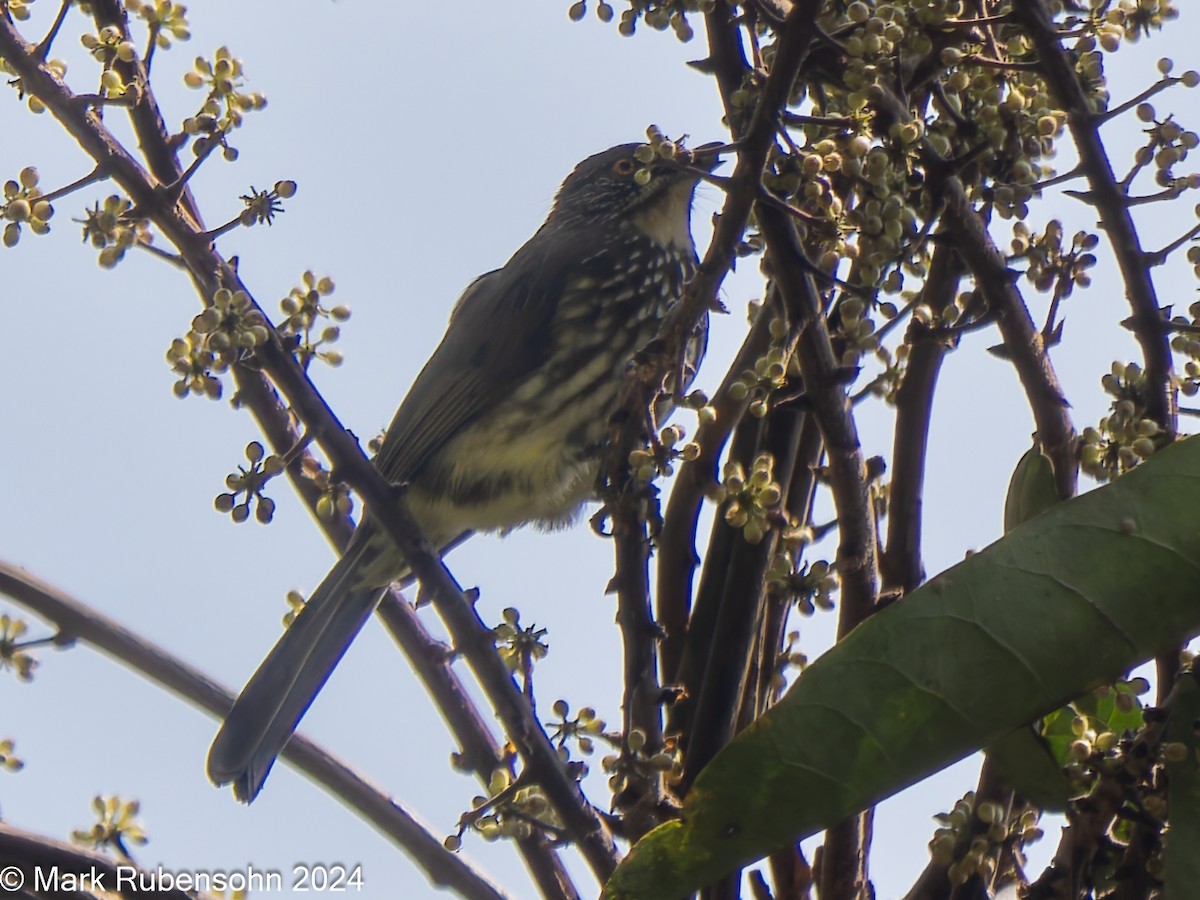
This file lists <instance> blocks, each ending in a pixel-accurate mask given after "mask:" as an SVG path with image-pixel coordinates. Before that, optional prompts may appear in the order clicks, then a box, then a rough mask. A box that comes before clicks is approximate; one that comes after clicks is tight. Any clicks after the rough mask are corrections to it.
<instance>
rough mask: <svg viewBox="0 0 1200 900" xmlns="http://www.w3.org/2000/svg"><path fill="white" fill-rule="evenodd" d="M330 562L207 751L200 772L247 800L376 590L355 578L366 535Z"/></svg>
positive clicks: (366, 554)
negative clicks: (203, 769)
mask: <svg viewBox="0 0 1200 900" xmlns="http://www.w3.org/2000/svg"><path fill="white" fill-rule="evenodd" d="M355 543H356V544H357V545H358V546H357V547H351V548H350V549H349V551H348V552H347V553H346V555H345V556H343V557H342V558H341V559H340V560H338V562H337V564H336V565H335V566H334V567H333V569H332V570H331V571H330V572H329V574H328V575H326V576H325V580H324V581H322V582H321V584H320V586H319V587H318V588H317V589H316V591H315V592H314V593H313V595H312V597H311V598H310V599H309V601H308V603H307V604H305V606H304V608H303V609H302V610H301V611H300V613H299V615H297V616H296V619H295V621H293V622H292V624H291V625H290V626H289V627H288V629H287V631H285V632H284V633H283V636H282V637H281V638H280V639H279V641H278V642H277V643H276V644H275V646H274V648H272V650H271V652H270V653H269V654H268V655H267V658H266V659H264V660H263V662H262V665H260V666H259V667H258V671H256V672H255V673H254V674H253V675H252V676H251V677H250V680H249V681H248V682H247V683H246V686H245V687H244V688H242V693H241V694H240V695H239V696H238V698H237V700H236V701H235V702H234V704H233V708H232V709H231V710H230V711H229V714H228V715H227V716H226V717H225V722H224V724H223V725H222V726H221V730H220V731H219V732H217V736H216V738H215V739H214V740H213V744H212V747H211V748H210V749H209V751H208V777H209V778H211V779H212V780H213V781H214V782H215V783H216V784H218V785H224V784H229V783H230V782H232V783H233V793H234V796H235V797H237V798H238V799H239V800H241V801H243V802H245V803H249V802H251V801H252V800H253V799H254V798H255V797H256V796H258V792H259V791H260V790H262V786H263V782H264V781H266V778H267V773H268V772H270V771H271V766H272V765H273V764H274V762H275V757H276V756H278V755H279V754H280V752H282V750H283V748H284V745H286V744H287V742H288V739H289V738H291V736H292V732H293V731H294V730H295V729H296V725H297V724H298V723H299V722H300V718H301V717H302V716H303V715H304V713H305V711H306V710H307V709H308V707H309V705H310V704H311V703H312V702H313V699H314V698H315V697H316V696H317V692H318V691H320V690H321V688H322V687H323V686H324V684H325V682H326V681H327V680H328V678H329V675H330V673H331V672H333V669H334V667H335V666H336V665H337V664H338V661H339V660H341V658H342V656H343V654H345V652H346V648H347V647H349V646H350V642H351V641H353V640H354V637H355V635H357V634H358V632H359V631H360V630H361V629H362V627H363V625H364V624H365V623H366V621H367V619H368V618H370V615H371V612H372V611H373V610H374V609H375V605H376V603H378V601H379V597H380V595H381V594H382V593H383V591H382V589H381V588H374V587H369V586H365V585H361V584H356V582H358V581H359V569H360V566H361V564H362V563H363V562H365V561H366V559H369V558H370V557H371V555H372V548H371V547H370V542H368V541H356V542H355Z"/></svg>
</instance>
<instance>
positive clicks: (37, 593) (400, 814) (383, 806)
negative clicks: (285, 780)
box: [0, 562, 504, 900]
mask: <svg viewBox="0 0 1200 900" xmlns="http://www.w3.org/2000/svg"><path fill="white" fill-rule="evenodd" d="M0 592H3V593H4V594H7V595H8V596H9V597H11V598H12V599H13V600H15V601H16V602H17V603H19V604H21V605H22V606H23V607H25V608H26V609H28V610H30V611H31V612H33V613H34V614H35V615H37V616H38V617H39V618H41V619H44V620H45V621H47V622H51V623H53V625H54V626H55V628H56V629H57V634H56V636H55V643H56V644H58V645H59V646H65V645H69V644H71V643H73V642H75V641H77V640H78V641H82V642H83V643H85V644H88V645H89V646H91V647H94V648H95V649H97V650H99V651H101V652H102V653H104V654H106V655H107V656H109V657H111V658H113V659H115V660H117V661H118V662H120V663H122V664H124V665H126V666H128V667H129V668H131V669H133V670H134V671H135V672H137V673H139V674H140V675H143V676H144V677H145V678H147V679H149V680H150V681H152V682H154V683H155V684H158V685H161V686H162V687H164V688H166V689H167V690H169V691H171V693H173V694H175V695H176V696H178V697H181V698H183V699H184V700H187V701H188V702H189V703H191V704H192V705H193V706H195V707H198V708H199V709H201V710H203V711H205V712H207V713H211V714H212V715H213V716H214V717H216V718H218V719H219V718H221V717H223V716H224V715H225V714H226V713H227V712H228V711H229V708H230V707H231V706H232V705H233V694H232V693H231V692H230V691H229V690H227V689H226V688H224V687H222V686H221V685H219V684H217V683H216V682H215V681H213V680H212V679H211V678H209V677H208V676H207V675H205V674H204V673H203V672H201V671H200V670H199V669H197V668H195V667H194V666H191V665H189V664H188V663H186V662H184V661H183V660H181V659H179V658H178V657H176V656H174V655H172V654H171V653H168V652H167V651H166V650H164V649H162V648H161V647H159V646H158V645H156V644H154V643H152V642H150V641H148V640H146V639H145V638H142V637H141V636H140V635H138V634H136V633H135V632H133V631H131V630H130V629H128V628H126V627H124V626H123V625H121V624H119V623H118V622H116V621H114V620H112V619H110V618H108V617H107V616H105V615H104V614H103V613H100V612H98V611H97V610H94V609H92V608H91V607H89V606H87V605H86V604H84V603H82V602H80V601H79V600H76V599H75V598H74V597H71V596H70V595H68V594H66V593H64V592H63V591H61V590H59V589H58V588H55V587H53V586H52V585H50V584H47V583H46V582H44V581H42V580H41V579H40V578H37V577H36V576H34V575H31V574H29V573H28V572H26V571H25V570H24V569H21V568H20V567H18V566H13V565H11V564H9V563H5V562H0ZM282 756H283V759H285V760H287V761H288V762H289V763H291V764H292V765H294V766H295V767H296V768H297V769H299V770H300V771H301V772H303V773H305V774H306V775H307V776H308V777H309V778H311V779H312V780H313V781H315V782H316V783H317V784H320V785H321V786H323V787H324V788H325V789H326V790H327V791H328V792H329V793H331V794H332V795H333V796H335V797H337V798H338V799H340V800H342V801H344V802H345V803H346V804H347V805H348V806H349V807H350V808H351V809H353V810H355V811H356V812H357V813H358V814H359V815H360V816H361V817H362V818H364V819H366V820H367V821H368V822H370V823H371V824H372V825H373V826H374V827H375V828H377V829H378V830H379V831H380V832H381V833H383V834H385V835H387V836H388V837H389V838H390V839H391V840H392V841H393V842H394V843H396V844H397V845H398V846H400V847H401V848H402V849H403V850H404V851H405V852H406V853H407V854H408V855H409V856H410V857H411V858H412V860H413V862H414V863H416V864H417V865H418V866H419V867H420V868H421V869H422V870H423V871H424V872H425V875H426V877H427V878H429V880H430V881H431V882H432V883H433V884H435V885H440V886H445V887H452V888H453V889H455V890H458V891H462V892H464V896H468V897H474V898H490V900H499V898H502V897H503V896H504V894H503V893H501V891H500V890H499V889H497V888H496V887H494V886H492V885H491V884H490V883H489V882H488V881H487V880H486V879H485V878H484V877H483V876H482V875H481V874H479V873H478V872H477V871H476V870H475V869H474V868H472V867H470V866H468V865H467V864H466V863H465V862H463V861H462V860H461V859H459V857H458V856H457V855H456V854H453V853H451V852H449V851H448V850H446V848H445V847H443V846H442V841H441V839H440V838H438V837H437V835H434V834H431V833H430V832H429V831H428V830H426V829H425V827H424V826H423V825H421V824H420V822H418V821H417V820H416V819H415V818H414V817H413V816H412V815H411V814H410V813H409V812H408V811H407V810H405V809H404V808H403V807H402V806H401V805H400V804H398V803H397V802H395V801H394V800H392V799H391V798H390V797H388V796H387V795H386V794H385V793H383V791H381V790H380V789H379V788H377V787H375V786H374V785H372V784H371V783H370V782H369V781H367V780H366V779H365V778H364V777H363V776H362V775H360V774H359V773H358V772H356V771H354V770H353V769H352V768H350V766H349V765H347V764H346V763H344V762H342V761H341V760H340V759H338V758H337V757H335V756H334V755H333V754H331V753H329V752H328V751H326V750H325V749H323V748H322V747H320V746H319V745H318V744H316V743H314V742H313V741H311V740H309V739H308V738H306V737H304V736H303V735H301V734H296V735H294V736H293V737H292V739H291V741H289V742H288V745H287V747H286V748H284V751H283V754H282Z"/></svg>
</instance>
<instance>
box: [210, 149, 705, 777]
mask: <svg viewBox="0 0 1200 900" xmlns="http://www.w3.org/2000/svg"><path fill="white" fill-rule="evenodd" d="M637 148H638V145H636V144H625V145H621V146H618V147H613V148H611V149H609V150H606V151H604V152H602V153H598V154H596V155H595V156H592V157H589V158H588V159H586V160H584V161H583V162H582V163H580V164H579V166H577V167H576V169H575V171H574V172H572V173H571V175H570V176H568V177H567V179H566V180H565V181H564V182H563V186H562V189H561V190H560V191H559V193H558V196H557V198H556V200H555V204H554V208H553V210H552V211H551V213H550V215H549V217H548V218H547V220H546V222H545V224H544V225H542V227H541V228H540V229H539V230H538V232H537V233H536V234H535V235H534V236H533V237H532V238H531V239H530V240H529V241H528V242H527V243H526V244H525V246H523V247H522V248H521V249H520V250H518V251H517V252H516V253H515V254H514V255H513V257H512V259H510V260H509V261H508V263H507V264H506V265H505V266H504V267H502V268H500V269H497V270H495V271H493V272H489V273H487V274H486V275H483V276H481V277H479V278H477V279H476V280H475V281H474V282H473V283H472V284H471V285H470V286H469V287H468V288H467V290H466V291H465V292H464V293H463V296H462V297H461V299H460V300H459V302H458V304H457V305H456V306H455V308H454V311H453V313H452V314H451V318H450V324H449V326H448V328H447V331H446V334H445V336H444V337H443V339H442V342H441V344H440V345H439V346H438V347H437V349H436V350H435V351H434V353H433V355H432V356H431V357H430V359H429V361H428V362H427V363H426V365H425V367H424V368H423V369H422V371H421V373H420V374H419V375H418V376H417V379H416V381H415V382H414V383H413V386H412V388H411V389H410V390H409V393H408V396H407V397H406V398H405V399H404V402H403V403H402V404H401V405H400V408H399V409H398V410H397V412H396V415H395V417H394V419H393V420H392V423H391V425H390V426H389V428H388V430H387V433H386V436H385V439H384V442H383V446H382V447H381V449H380V451H379V453H378V455H377V456H376V459H375V465H376V466H377V467H378V468H379V470H380V471H381V472H382V473H383V475H384V476H385V477H386V478H387V479H388V480H389V481H391V482H392V483H394V484H404V485H406V486H407V491H406V500H407V502H408V504H409V508H410V509H411V511H412V513H413V516H414V517H415V518H416V520H417V522H418V523H419V524H420V526H421V528H422V530H423V531H424V533H425V534H426V536H427V537H429V538H430V540H431V541H432V542H433V543H434V544H436V545H439V546H440V545H443V544H445V543H447V542H449V541H451V540H452V539H454V538H456V537H457V536H458V535H460V534H462V533H463V532H464V531H469V530H476V531H488V530H507V529H510V528H514V527H517V526H519V525H522V524H526V523H530V522H532V523H537V524H539V525H542V526H546V527H554V526H557V525H560V524H563V523H565V522H568V521H570V520H571V519H572V518H573V517H575V516H576V514H577V513H578V511H579V509H580V507H581V506H582V505H583V504H584V503H585V502H586V501H587V500H588V499H589V498H590V497H591V495H592V491H593V488H594V485H595V481H596V475H597V466H598V460H599V456H600V453H601V450H602V448H603V443H604V438H605V436H606V429H607V424H608V419H609V417H610V415H611V413H612V412H613V410H614V407H615V404H616V402H617V398H618V394H619V392H620V389H621V386H622V384H623V378H624V373H625V370H626V367H627V366H628V364H629V361H630V359H631V358H632V357H633V356H634V354H635V353H636V352H637V351H638V350H639V349H640V348H641V347H643V346H644V345H645V344H646V343H648V342H649V341H650V340H651V339H652V338H653V336H654V335H655V333H656V331H657V330H658V326H659V324H660V322H661V320H662V317H663V315H664V314H665V312H666V311H667V310H668V309H669V308H670V307H671V306H672V305H673V304H674V303H675V302H676V301H677V300H678V298H679V296H680V294H681V292H682V290H683V287H684V284H685V283H686V282H687V280H688V279H689V278H690V277H691V275H692V274H693V272H694V271H695V265H696V256H695V249H694V247H693V244H692V238H691V234H690V229H689V217H690V211H691V203H692V194H693V192H694V190H695V185H696V178H695V176H694V175H692V174H691V173H688V172H686V171H684V170H682V169H680V168H679V167H678V166H676V165H674V164H671V163H668V162H664V161H658V162H653V163H651V164H650V165H649V166H648V167H646V168H648V174H649V178H648V179H647V178H646V177H645V176H644V175H640V174H639V170H641V169H643V165H642V164H641V163H640V162H638V161H637V159H636V157H635V151H637ZM703 338H704V335H703V332H700V333H698V334H697V335H696V336H695V338H694V339H693V341H692V348H693V353H692V356H693V359H692V360H691V361H692V363H693V364H695V365H698V364H699V359H700V356H701V355H702V354H703V348H704V339H703ZM405 571H406V566H405V562H404V559H403V557H402V556H401V554H400V553H399V551H398V550H397V549H396V548H395V546H394V545H393V544H392V542H391V541H390V539H388V538H387V537H386V535H384V534H383V533H382V532H380V531H378V530H377V529H376V528H375V526H374V524H373V522H372V520H371V518H370V516H369V515H368V516H367V517H366V518H365V519H364V521H363V522H362V524H360V525H359V528H358V530H357V531H356V532H355V535H354V538H353V540H352V541H351V544H350V547H349V548H348V549H347V551H346V553H345V554H344V555H343V557H342V559H341V560H339V562H338V563H337V565H335V566H334V568H333V570H332V571H331V572H330V573H329V575H328V576H327V577H326V578H325V580H324V581H323V582H322V583H321V584H320V586H319V587H318V588H317V590H316V591H315V592H314V594H313V596H312V598H311V599H310V600H309V602H308V604H307V605H306V607H305V608H304V610H303V611H302V612H301V613H300V615H299V616H298V617H297V618H296V621H295V622H294V623H293V624H292V626H291V627H290V628H289V629H288V630H287V632H286V633H285V634H284V636H283V637H282V638H281V639H280V640H279V642H278V643H277V644H276V646H275V648H274V649H273V650H272V651H271V653H270V654H269V655H268V656H267V658H266V659H265V660H264V661H263V663H262V665H261V666H260V667H259V669H258V671H257V672H255V674H254V676H253V677H252V678H251V679H250V681H249V683H248V684H247V685H246V687H245V689H244V690H243V692H242V695H241V696H240V697H239V699H238V701H237V703H236V704H235V705H234V707H233V709H232V710H231V711H230V713H229V716H228V717H227V718H226V720H225V724H224V725H223V727H222V729H221V731H220V733H219V734H218V735H217V738H216V740H215V741H214V742H213V746H212V748H211V750H210V751H209V758H208V771H209V775H210V777H211V778H212V779H213V780H214V781H216V782H217V783H219V784H224V783H228V782H232V783H233V785H234V792H235V794H236V795H237V796H238V797H239V798H241V799H243V800H247V801H249V800H252V799H253V798H254V797H255V796H256V795H257V794H258V792H259V790H260V789H261V788H262V785H263V781H264V780H265V778H266V776H267V773H268V771H269V770H270V767H271V765H272V763H273V762H274V760H275V757H276V755H277V754H278V753H279V752H280V750H282V749H283V746H284V745H285V744H286V743H287V740H288V738H289V737H290V736H291V733H292V731H293V730H294V729H295V727H296V724H297V723H298V722H299V720H300V717H301V716H302V715H303V714H304V711H305V710H306V709H307V708H308V706H309V704H310V703H311V702H312V700H313V698H314V697H315V696H316V693H317V692H318V691H319V690H320V689H321V687H322V686H323V685H324V683H325V681H326V679H327V678H328V677H329V674H330V672H331V671H332V670H333V667H334V666H335V665H336V664H337V662H338V660H339V659H341V657H342V654H343V653H344V652H345V650H346V647H347V646H348V645H349V643H350V641H352V640H353V638H354V636H355V634H357V632H358V630H359V629H360V628H361V627H362V625H363V623H364V622H365V621H366V619H367V618H368V617H369V616H370V614H371V611H372V610H373V609H374V607H375V604H376V603H377V602H378V600H379V597H380V595H381V594H382V591H383V589H384V588H385V587H386V586H387V585H388V584H389V583H390V582H392V581H394V580H396V579H397V578H399V577H401V576H402V575H403V574H404V573H405Z"/></svg>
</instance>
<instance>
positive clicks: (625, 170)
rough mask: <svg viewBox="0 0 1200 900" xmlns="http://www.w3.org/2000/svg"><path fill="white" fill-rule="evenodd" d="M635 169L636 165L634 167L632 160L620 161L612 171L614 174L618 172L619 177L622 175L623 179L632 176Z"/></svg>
mask: <svg viewBox="0 0 1200 900" xmlns="http://www.w3.org/2000/svg"><path fill="white" fill-rule="evenodd" d="M633 169H634V165H633V160H632V159H618V160H617V161H616V162H615V163H613V167H612V170H613V171H614V172H616V173H617V174H618V175H621V176H623V177H627V176H629V175H632V174H633Z"/></svg>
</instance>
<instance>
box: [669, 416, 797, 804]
mask: <svg viewBox="0 0 1200 900" xmlns="http://www.w3.org/2000/svg"><path fill="white" fill-rule="evenodd" d="M805 418H806V415H805V413H803V412H799V411H798V410H796V409H795V408H792V409H783V408H781V409H776V410H774V411H773V412H772V413H771V414H769V415H768V416H767V417H766V418H764V419H763V420H761V422H755V421H753V420H747V421H746V422H745V423H744V426H745V427H746V428H747V434H748V435H750V434H753V435H755V437H756V439H755V441H754V448H753V450H752V452H751V455H750V456H748V457H739V461H741V462H743V463H745V462H747V461H749V460H751V459H753V458H754V457H756V456H757V455H758V454H759V453H760V452H766V453H770V454H771V456H772V458H773V459H774V460H775V469H774V474H775V481H776V482H778V483H779V485H780V488H781V489H782V491H783V492H784V494H785V495H786V493H787V491H788V488H789V487H790V484H791V476H792V473H793V471H794V467H795V463H796V458H797V454H798V450H799V445H800V434H801V430H802V426H803V423H804V420H805ZM726 527H728V526H726ZM778 542H779V529H778V528H772V529H771V530H770V531H769V532H768V533H767V534H766V536H764V537H763V539H762V540H761V541H759V542H758V543H756V544H751V543H749V542H748V541H746V540H745V538H744V537H742V536H741V534H740V533H739V532H735V537H734V538H733V541H732V552H731V554H730V560H729V562H728V564H727V565H725V566H722V567H721V569H720V570H718V571H719V572H720V574H719V576H718V577H717V579H715V580H716V581H717V583H719V585H720V589H719V591H718V592H716V599H715V605H716V609H717V612H716V616H715V620H714V624H713V628H712V632H711V641H710V643H709V645H708V647H707V652H706V653H704V654H703V660H704V666H703V678H702V680H701V682H700V684H699V693H698V694H697V695H696V698H695V702H694V704H693V712H692V718H691V722H690V727H689V729H688V733H687V734H688V744H687V755H686V757H685V758H684V769H683V777H682V778H681V779H680V790H681V791H682V792H685V793H686V791H687V790H688V789H689V788H690V787H691V785H692V783H693V782H694V781H695V779H696V776H697V775H698V774H699V773H700V771H701V770H702V769H703V768H704V766H706V765H707V764H708V762H709V761H710V760H711V759H712V758H713V757H714V756H716V754H717V751H719V750H720V749H721V748H722V747H724V746H725V745H726V744H728V743H729V741H730V740H732V739H733V736H734V735H735V734H736V733H737V729H738V724H739V722H744V721H745V718H744V717H743V716H742V711H743V699H744V698H745V697H746V691H747V686H748V685H751V684H752V682H751V679H750V674H751V668H752V666H753V658H754V649H755V645H756V642H757V644H758V650H759V653H760V654H763V655H765V656H766V657H767V659H768V661H769V662H768V664H770V663H773V662H774V660H775V654H776V648H775V647H771V648H766V647H765V646H763V642H762V640H761V639H762V635H763V622H764V612H765V605H766V602H767V584H766V577H767V569H768V568H769V567H770V565H771V562H772V560H773V559H774V558H775V552H776V549H777V547H778ZM699 605H700V604H699V602H698V603H697V607H698V609H699ZM760 711H761V710H753V711H748V715H752V714H753V713H756V712H760Z"/></svg>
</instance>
